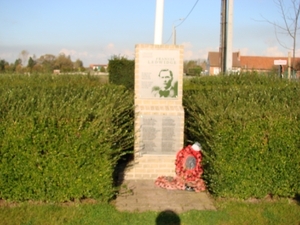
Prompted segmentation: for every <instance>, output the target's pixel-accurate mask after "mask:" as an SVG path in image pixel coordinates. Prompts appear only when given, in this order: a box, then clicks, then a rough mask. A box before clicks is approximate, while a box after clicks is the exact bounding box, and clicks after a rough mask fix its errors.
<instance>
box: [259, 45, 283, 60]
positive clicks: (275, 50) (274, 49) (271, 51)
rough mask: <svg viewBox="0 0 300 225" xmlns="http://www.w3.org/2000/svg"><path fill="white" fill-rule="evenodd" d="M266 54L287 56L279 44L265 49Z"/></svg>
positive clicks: (264, 53)
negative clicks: (279, 47)
mask: <svg viewBox="0 0 300 225" xmlns="http://www.w3.org/2000/svg"><path fill="white" fill-rule="evenodd" d="M263 55H264V56H273V57H277V56H285V54H284V53H283V52H282V51H280V50H279V49H278V47H277V46H273V47H269V48H267V49H266V50H265V51H263Z"/></svg>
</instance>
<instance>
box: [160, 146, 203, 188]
mask: <svg viewBox="0 0 300 225" xmlns="http://www.w3.org/2000/svg"><path fill="white" fill-rule="evenodd" d="M201 161H202V154H201V151H196V150H194V149H193V148H192V146H190V145H188V146H187V147H185V148H183V149H182V150H180V151H179V152H178V153H177V155H176V160H175V172H176V177H175V178H173V177H170V176H160V177H158V178H157V179H156V181H155V184H156V185H157V186H159V187H162V188H166V189H169V190H176V189H179V190H193V191H195V192H200V191H204V190H205V189H206V188H205V183H204V181H203V179H201V175H202V174H203V169H202V166H201Z"/></svg>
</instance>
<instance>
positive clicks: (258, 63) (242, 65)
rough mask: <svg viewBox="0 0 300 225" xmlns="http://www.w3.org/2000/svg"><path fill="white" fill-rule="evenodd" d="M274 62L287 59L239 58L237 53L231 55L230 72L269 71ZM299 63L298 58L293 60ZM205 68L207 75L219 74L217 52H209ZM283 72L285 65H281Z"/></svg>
mask: <svg viewBox="0 0 300 225" xmlns="http://www.w3.org/2000/svg"><path fill="white" fill-rule="evenodd" d="M275 60H286V61H288V57H267V56H241V55H240V53H239V52H234V53H232V72H240V71H257V72H267V71H271V70H273V69H274V68H275V69H276V66H275V65H274V61H275ZM295 61H296V62H298V61H300V58H295ZM207 67H208V73H209V75H218V74H219V73H220V72H221V60H220V53H219V52H209V53H208V58H207ZM282 67H283V71H287V65H283V66H282Z"/></svg>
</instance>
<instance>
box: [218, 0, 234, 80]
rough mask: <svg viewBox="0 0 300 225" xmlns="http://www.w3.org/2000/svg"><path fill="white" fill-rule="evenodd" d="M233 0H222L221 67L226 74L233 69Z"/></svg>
mask: <svg viewBox="0 0 300 225" xmlns="http://www.w3.org/2000/svg"><path fill="white" fill-rule="evenodd" d="M232 28H233V0H221V31H220V33H221V35H220V67H221V72H222V73H223V74H224V73H226V72H229V71H230V70H231V69H232V36H233V34H232V33H233V32H232Z"/></svg>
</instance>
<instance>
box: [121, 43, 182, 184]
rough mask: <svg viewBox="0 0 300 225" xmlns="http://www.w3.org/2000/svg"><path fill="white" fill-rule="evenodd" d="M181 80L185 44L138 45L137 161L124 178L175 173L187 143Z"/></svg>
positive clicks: (136, 84)
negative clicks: (176, 162)
mask: <svg viewBox="0 0 300 225" xmlns="http://www.w3.org/2000/svg"><path fill="white" fill-rule="evenodd" d="M182 83H183V46H179V45H151V44H138V45H136V48H135V86H134V87H135V98H134V104H135V143H134V162H133V165H132V166H131V167H128V168H127V170H126V171H125V179H127V180H130V179H153V180H154V179H156V178H157V177H158V176H160V175H165V176H174V175H175V159H176V153H177V152H178V151H179V150H181V149H182V148H183V144H184V143H183V142H184V110H183V107H182Z"/></svg>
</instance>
